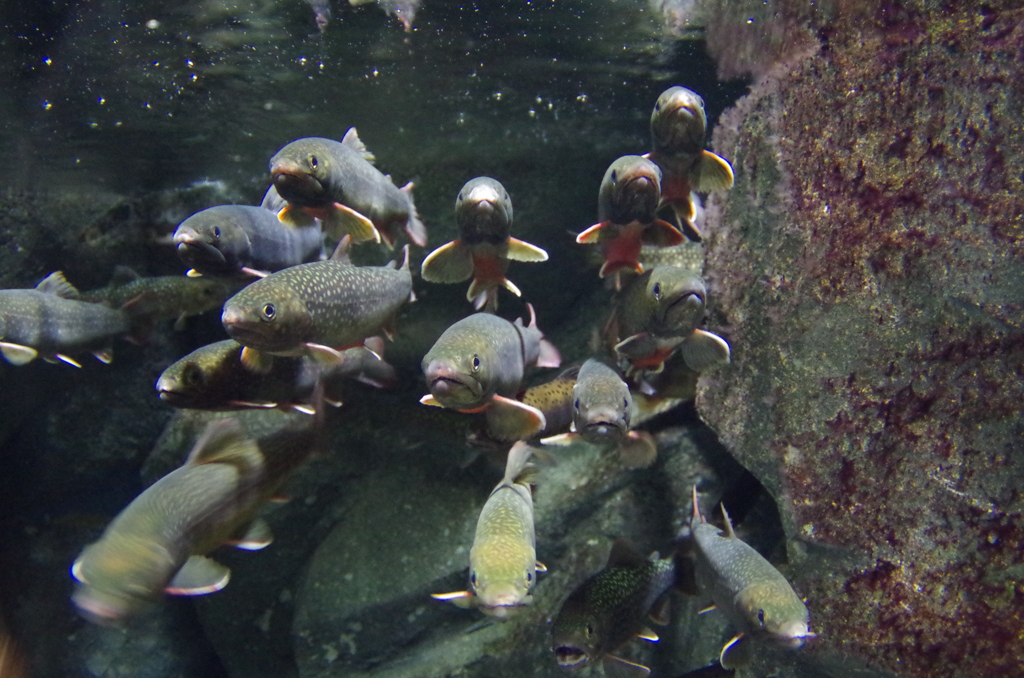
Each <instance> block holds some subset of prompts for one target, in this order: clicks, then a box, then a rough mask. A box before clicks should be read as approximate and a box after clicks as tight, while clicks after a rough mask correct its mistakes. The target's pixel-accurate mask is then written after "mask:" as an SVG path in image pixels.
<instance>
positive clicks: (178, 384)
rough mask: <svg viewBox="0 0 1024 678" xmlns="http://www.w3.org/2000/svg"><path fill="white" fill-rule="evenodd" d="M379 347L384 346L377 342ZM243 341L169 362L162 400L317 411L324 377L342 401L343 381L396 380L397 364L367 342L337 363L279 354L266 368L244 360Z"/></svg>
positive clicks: (207, 406)
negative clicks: (315, 394)
mask: <svg viewBox="0 0 1024 678" xmlns="http://www.w3.org/2000/svg"><path fill="white" fill-rule="evenodd" d="M377 348H378V351H379V350H380V347H377ZM241 350H242V346H241V344H239V343H238V342H237V341H235V340H234V339H225V340H224V341H218V342H215V343H213V344H209V345H207V346H202V347H200V348H197V349H196V350H194V351H192V352H191V353H189V354H188V355H186V356H185V357H184V358H181V359H180V360H178V361H177V362H175V363H174V364H173V365H171V366H170V367H168V368H167V369H166V370H164V371H163V373H162V374H161V375H160V378H159V379H157V382H156V390H157V392H158V393H159V394H160V399H161V400H163V401H164V402H167V403H170V404H171V405H173V406H174V407H183V408H188V409H201V410H214V411H231V410H245V409H268V408H272V407H276V408H280V409H284V410H288V409H292V410H296V411H298V412H304V413H306V414H312V413H313V404H312V397H313V392H314V388H315V386H316V384H317V381H318V380H321V381H323V382H324V389H325V393H324V399H325V401H326V402H327V403H329V404H332V405H340V404H341V396H340V391H341V389H340V388H339V387H340V384H339V383H338V382H339V381H341V380H343V379H355V380H358V381H362V382H363V383H368V384H371V385H374V386H378V387H383V386H389V385H392V384H394V383H395V382H396V381H397V379H398V377H397V375H396V374H395V370H394V368H393V367H391V365H389V364H387V363H386V362H384V361H383V360H381V359H380V358H379V357H378V356H379V353H374V352H372V351H371V350H369V349H367V348H366V347H363V346H357V347H355V348H350V349H347V350H345V351H342V352H341V355H342V361H341V364H339V365H338V366H336V367H324V366H323V365H321V364H320V363H317V362H316V361H315V360H313V359H311V358H307V357H297V358H283V357H282V358H278V359H275V360H274V361H273V363H272V364H271V366H270V369H268V370H267V371H266V372H256V371H253V370H251V369H249V368H248V367H246V366H245V365H243V364H242V358H241Z"/></svg>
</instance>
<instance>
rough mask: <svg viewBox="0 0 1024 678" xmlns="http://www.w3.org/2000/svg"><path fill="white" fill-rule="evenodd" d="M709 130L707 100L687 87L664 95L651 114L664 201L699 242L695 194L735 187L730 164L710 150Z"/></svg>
mask: <svg viewBox="0 0 1024 678" xmlns="http://www.w3.org/2000/svg"><path fill="white" fill-rule="evenodd" d="M707 126H708V119H707V114H706V113H705V112H704V100H703V99H702V98H701V97H700V96H699V95H698V94H697V93H696V92H693V91H692V90H688V89H686V88H685V87H679V86H676V87H669V88H668V89H667V90H665V91H664V92H662V93H661V96H659V97H658V101H657V103H656V104H655V105H654V111H653V112H652V113H651V143H652V147H653V150H652V151H651V153H650V155H649V157H650V159H651V160H653V161H654V162H656V163H658V166H659V167H660V168H661V169H662V170H663V171H664V180H663V182H662V185H661V203H662V205H668V206H670V207H671V208H672V211H673V212H674V214H675V216H676V221H677V222H678V224H679V228H680V230H683V231H684V232H685V233H686V235H687V236H688V237H689V238H690V239H691V240H697V241H699V240H700V238H701V236H700V231H699V230H698V229H697V226H696V224H695V223H694V215H695V210H696V208H695V206H694V204H693V202H692V200H691V198H690V192H691V191H695V190H696V191H725V190H728V189H730V188H732V184H733V173H732V167H731V166H730V165H729V163H728V161H726V160H725V159H724V158H721V157H719V156H717V155H715V154H714V153H712V152H711V151H706V150H704V137H705V135H706V134H707Z"/></svg>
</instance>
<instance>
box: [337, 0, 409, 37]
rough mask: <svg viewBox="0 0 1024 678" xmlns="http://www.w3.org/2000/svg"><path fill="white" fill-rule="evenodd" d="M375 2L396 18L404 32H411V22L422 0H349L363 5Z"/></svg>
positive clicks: (354, 3) (350, 2)
mask: <svg viewBox="0 0 1024 678" xmlns="http://www.w3.org/2000/svg"><path fill="white" fill-rule="evenodd" d="M370 2H376V3H377V4H378V5H380V7H381V9H383V10H384V11H385V12H387V13H388V14H390V15H392V16H394V17H395V18H396V19H398V20H399V21H400V22H401V24H402V27H403V28H404V29H405V32H406V33H411V32H412V22H413V20H414V19H415V18H416V10H417V9H419V6H420V3H421V2H422V0H349V4H351V5H355V6H358V5H365V4H367V3H370Z"/></svg>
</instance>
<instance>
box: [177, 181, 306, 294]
mask: <svg viewBox="0 0 1024 678" xmlns="http://www.w3.org/2000/svg"><path fill="white" fill-rule="evenodd" d="M271 190H273V187H271ZM173 242H174V247H175V250H176V251H177V253H178V258H179V259H181V261H182V263H184V264H185V265H186V266H188V267H189V271H188V275H189V276H190V277H196V276H200V275H204V276H237V275H240V274H245V275H249V276H253V277H257V278H262V277H264V276H266V274H267V273H273V272H274V271H280V270H282V269H285V268H288V267H289V266H296V265H298V264H307V263H310V262H313V261H317V260H319V259H320V258H321V255H322V253H323V236H322V235H321V233H320V227H319V225H317V224H313V225H310V226H300V227H297V228H293V227H289V226H286V225H284V224H282V223H281V222H280V221H279V220H278V218H277V216H276V211H275V212H271V211H270V210H268V209H263V208H262V207H254V206H251V205H218V206H216V207H210V208H208V209H205V210H202V211H199V212H196V213H195V214H193V215H192V216H190V217H188V218H187V219H185V220H184V221H183V222H181V224H179V225H178V228H177V230H175V231H174V238H173Z"/></svg>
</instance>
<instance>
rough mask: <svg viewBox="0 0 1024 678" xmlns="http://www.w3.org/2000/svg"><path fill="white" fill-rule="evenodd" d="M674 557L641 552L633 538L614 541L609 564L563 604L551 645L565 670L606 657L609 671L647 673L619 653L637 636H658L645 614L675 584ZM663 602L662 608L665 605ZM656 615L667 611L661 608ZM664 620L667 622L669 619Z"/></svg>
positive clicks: (646, 637)
mask: <svg viewBox="0 0 1024 678" xmlns="http://www.w3.org/2000/svg"><path fill="white" fill-rule="evenodd" d="M675 577H676V574H675V564H674V562H673V559H672V558H671V557H668V558H661V556H660V555H659V554H658V553H657V552H655V553H652V554H651V556H650V557H649V558H644V557H643V556H641V555H640V554H638V553H637V552H636V551H635V550H634V549H633V548H632V547H631V546H630V544H629V542H627V541H625V540H622V539H618V540H616V541H615V542H614V543H613V544H612V549H611V554H610V555H609V556H608V564H607V566H606V567H605V568H604V569H603V570H601V571H600V572H598V573H597V574H595V575H594V576H592V577H590V578H589V579H587V580H586V581H585V582H583V584H581V585H580V586H579V587H578V588H577V589H576V590H575V591H573V592H572V593H571V594H569V597H568V598H566V600H565V602H563V603H562V606H561V608H560V609H559V611H558V614H557V616H556V617H555V619H554V621H553V622H552V625H551V636H552V644H551V649H552V651H553V652H554V654H555V660H556V661H557V662H558V665H559V666H560V667H562V668H563V669H569V670H576V669H581V668H583V667H584V666H589V665H591V664H594V663H596V662H599V661H600V662H602V663H603V665H604V669H605V673H606V674H607V675H609V676H611V675H619V676H636V677H638V678H639V677H641V676H646V675H647V674H649V673H650V669H648V668H647V667H646V666H642V665H640V664H635V663H633V662H630V661H627V660H625V659H622V658H621V657H618V656H616V655H615V654H614V652H616V651H617V650H618V649H619V648H620V647H622V646H623V645H624V644H625V643H626V642H627V641H629V640H630V639H632V638H635V637H639V638H643V639H645V640H650V641H657V640H658V635H657V634H656V633H655V632H654V631H652V630H651V629H649V628H647V627H646V626H645V624H644V621H645V618H646V617H647V616H648V614H650V613H651V612H652V610H654V608H655V607H656V603H659V602H662V603H663V602H665V601H667V598H663V597H664V596H665V594H666V593H667V592H668V590H669V589H670V588H671V587H672V586H673V585H674V584H675ZM657 607H659V608H660V607H662V605H661V604H659V605H657ZM656 612H657V613H658V614H656V615H655V616H662V613H661V610H657V611H656ZM659 621H663V622H667V620H666V619H660V620H659Z"/></svg>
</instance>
